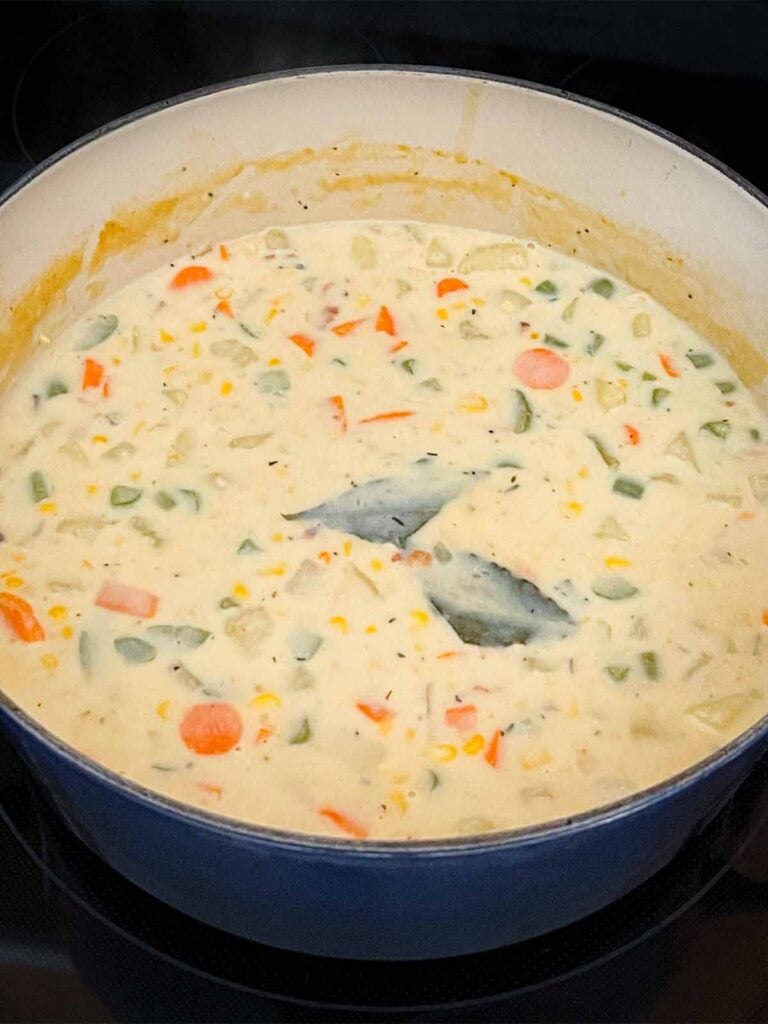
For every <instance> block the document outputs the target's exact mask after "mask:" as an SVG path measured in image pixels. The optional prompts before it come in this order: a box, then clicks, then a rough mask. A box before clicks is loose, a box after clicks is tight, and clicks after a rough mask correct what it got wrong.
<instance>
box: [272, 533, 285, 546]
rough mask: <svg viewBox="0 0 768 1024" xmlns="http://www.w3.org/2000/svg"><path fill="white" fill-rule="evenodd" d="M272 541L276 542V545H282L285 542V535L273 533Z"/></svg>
mask: <svg viewBox="0 0 768 1024" xmlns="http://www.w3.org/2000/svg"><path fill="white" fill-rule="evenodd" d="M272 540H273V541H274V542H275V544H280V543H281V541H284V540H285V534H283V533H273V534H272Z"/></svg>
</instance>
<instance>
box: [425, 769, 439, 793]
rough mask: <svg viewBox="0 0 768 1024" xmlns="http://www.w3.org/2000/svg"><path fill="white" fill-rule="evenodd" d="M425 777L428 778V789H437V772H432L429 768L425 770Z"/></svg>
mask: <svg viewBox="0 0 768 1024" xmlns="http://www.w3.org/2000/svg"><path fill="white" fill-rule="evenodd" d="M427 775H428V776H429V788H430V789H431V790H432V789H437V787H438V786H439V785H440V776H439V775H438V774H437V772H433V771H432V769H431V768H428V769H427Z"/></svg>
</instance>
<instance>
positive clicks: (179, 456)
mask: <svg viewBox="0 0 768 1024" xmlns="http://www.w3.org/2000/svg"><path fill="white" fill-rule="evenodd" d="M194 447H195V435H194V433H193V432H192V431H191V430H181V431H179V433H178V434H177V436H176V440H175V441H174V442H173V444H172V445H171V447H170V448H169V449H168V456H167V458H166V460H165V464H166V466H176V465H178V464H179V463H180V462H186V460H187V458H188V456H189V455H191V454H192V451H193V450H194Z"/></svg>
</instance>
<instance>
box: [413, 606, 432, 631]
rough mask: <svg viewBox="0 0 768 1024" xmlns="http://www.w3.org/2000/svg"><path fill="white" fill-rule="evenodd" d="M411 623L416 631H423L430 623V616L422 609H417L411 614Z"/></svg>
mask: <svg viewBox="0 0 768 1024" xmlns="http://www.w3.org/2000/svg"><path fill="white" fill-rule="evenodd" d="M411 622H412V624H413V626H414V628H415V629H423V628H424V627H425V626H426V625H427V623H428V622H429V615H428V614H427V613H426V612H425V611H422V610H421V609H420V608H417V609H416V610H415V611H412V612H411Z"/></svg>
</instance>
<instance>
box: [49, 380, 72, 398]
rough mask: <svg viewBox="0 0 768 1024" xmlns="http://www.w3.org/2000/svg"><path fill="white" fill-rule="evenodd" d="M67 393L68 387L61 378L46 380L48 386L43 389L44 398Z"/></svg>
mask: <svg viewBox="0 0 768 1024" xmlns="http://www.w3.org/2000/svg"><path fill="white" fill-rule="evenodd" d="M66 394H69V388H68V387H67V385H66V384H65V383H64V381H63V380H59V378H58V377H56V378H54V380H52V381H49V382H48V387H47V388H46V390H45V397H46V398H55V397H56V396H57V395H66Z"/></svg>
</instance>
